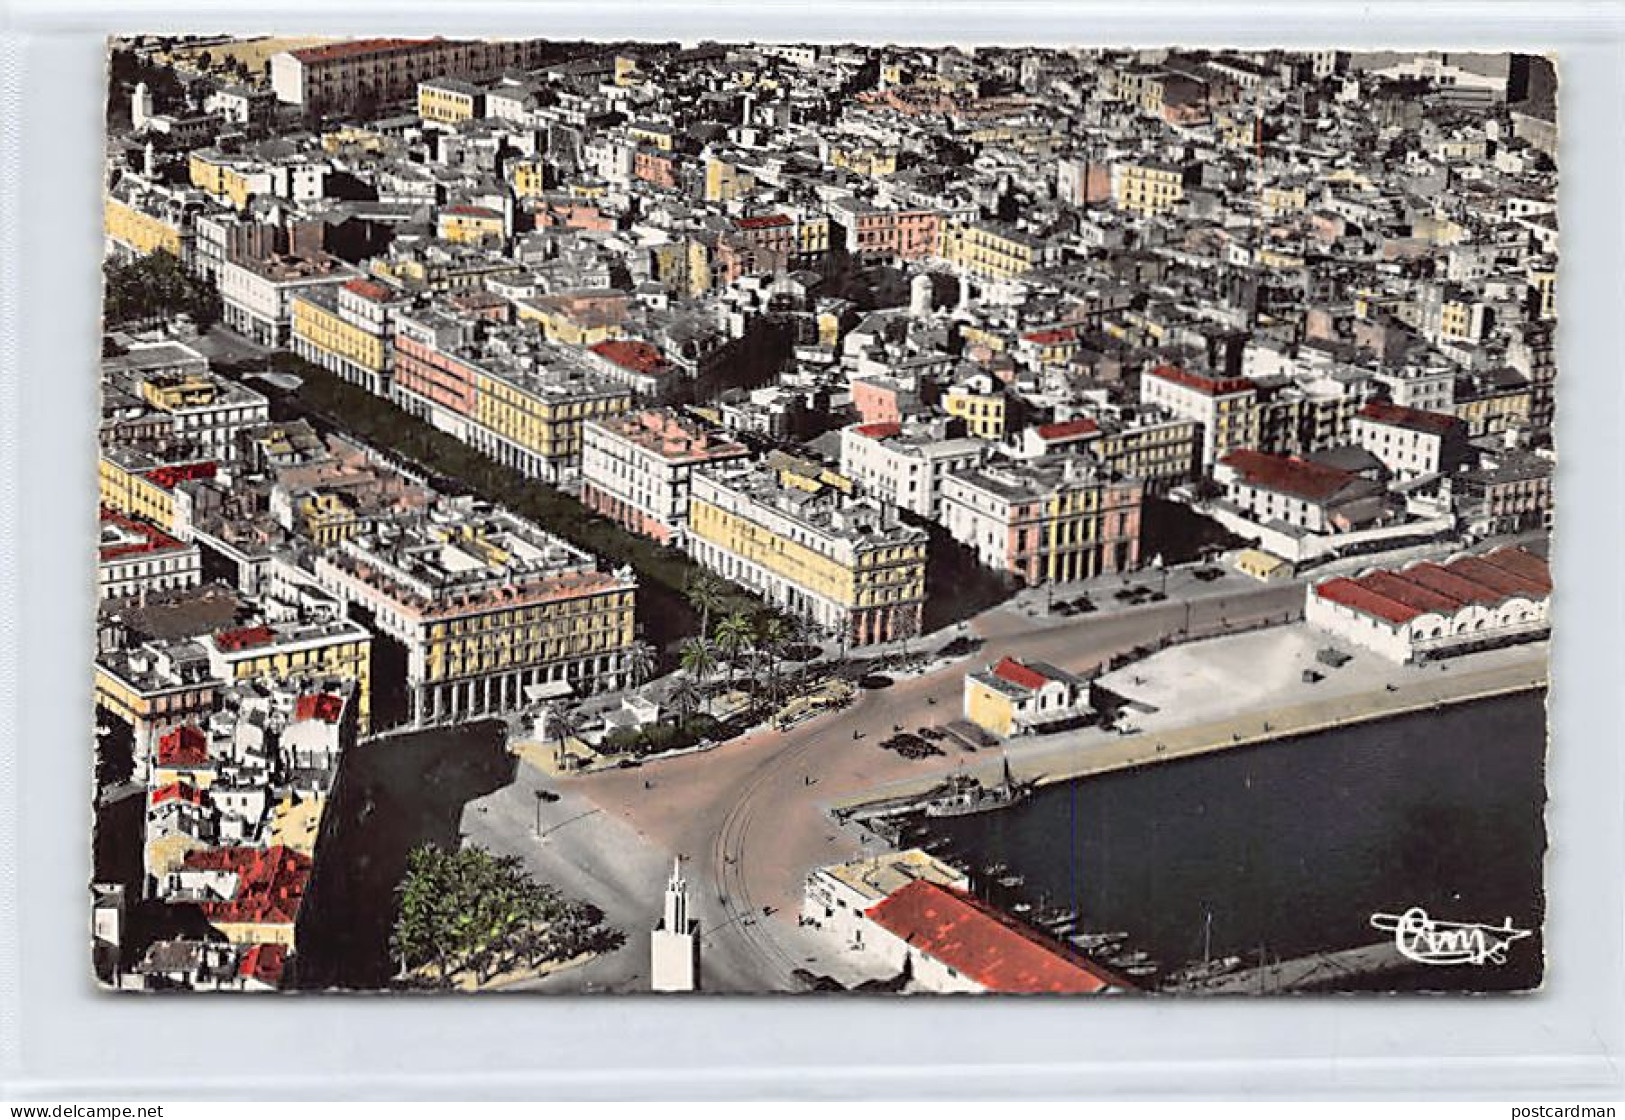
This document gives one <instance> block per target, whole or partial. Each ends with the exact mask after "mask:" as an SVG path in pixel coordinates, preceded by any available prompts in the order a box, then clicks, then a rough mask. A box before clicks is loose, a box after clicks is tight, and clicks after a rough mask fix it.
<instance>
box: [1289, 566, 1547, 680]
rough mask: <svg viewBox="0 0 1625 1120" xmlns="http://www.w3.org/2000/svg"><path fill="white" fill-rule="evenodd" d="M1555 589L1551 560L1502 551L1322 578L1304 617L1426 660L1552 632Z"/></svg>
mask: <svg viewBox="0 0 1625 1120" xmlns="http://www.w3.org/2000/svg"><path fill="white" fill-rule="evenodd" d="M1551 592H1552V579H1551V573H1550V571H1549V570H1548V568H1547V566H1546V561H1545V560H1544V559H1542V558H1541V557H1540V556H1537V555H1535V554H1534V553H1532V552H1529V551H1527V550H1525V549H1522V548H1497V549H1492V550H1491V551H1489V552H1486V553H1483V554H1482V555H1476V556H1458V557H1456V558H1454V559H1452V560H1449V561H1446V562H1445V563H1443V564H1435V563H1432V562H1430V561H1424V562H1421V563H1416V564H1409V565H1406V566H1405V567H1403V568H1398V569H1393V570H1389V569H1383V568H1376V569H1372V570H1370V571H1367V572H1365V573H1363V574H1361V575H1359V576H1355V577H1352V578H1349V577H1341V576H1339V577H1336V578H1333V579H1327V580H1322V581H1320V582H1319V583H1316V584H1314V585H1312V586H1311V587H1310V588H1309V589H1308V591H1307V599H1306V602H1305V604H1304V618H1305V619H1306V620H1307V621H1308V622H1309V624H1310V625H1312V626H1316V627H1319V628H1320V629H1322V630H1325V631H1327V632H1328V633H1330V634H1331V635H1333V637H1334V638H1337V639H1339V640H1342V641H1346V642H1349V643H1352V644H1354V645H1357V646H1360V647H1362V648H1364V649H1369V650H1373V651H1375V652H1376V653H1378V654H1381V655H1382V656H1383V657H1386V658H1388V659H1389V660H1390V661H1396V662H1402V663H1403V662H1410V661H1424V660H1429V659H1434V658H1441V657H1450V656H1454V655H1457V654H1461V653H1467V652H1470V651H1472V650H1476V649H1487V648H1491V647H1494V646H1499V645H1506V644H1508V643H1511V642H1521V641H1529V640H1532V639H1535V638H1542V637H1545V636H1546V634H1547V633H1548V631H1549V630H1550V627H1551V617H1550V610H1551Z"/></svg>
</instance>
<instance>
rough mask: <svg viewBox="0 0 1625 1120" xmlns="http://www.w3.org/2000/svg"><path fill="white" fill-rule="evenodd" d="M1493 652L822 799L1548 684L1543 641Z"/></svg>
mask: <svg viewBox="0 0 1625 1120" xmlns="http://www.w3.org/2000/svg"><path fill="white" fill-rule="evenodd" d="M1498 652H1505V653H1516V656H1502V657H1500V658H1498V659H1497V660H1496V661H1495V662H1494V663H1492V664H1487V665H1484V664H1471V663H1469V662H1465V661H1464V662H1461V663H1458V664H1457V665H1456V666H1455V667H1454V668H1453V669H1451V670H1450V671H1446V672H1436V673H1432V674H1428V675H1421V674H1414V675H1407V676H1405V677H1403V678H1402V683H1399V684H1395V685H1393V686H1392V687H1390V686H1388V685H1386V684H1385V685H1383V686H1380V687H1376V688H1371V689H1368V690H1362V691H1358V692H1349V693H1341V694H1327V695H1323V696H1317V697H1315V698H1314V699H1310V700H1305V701H1301V702H1297V703H1289V704H1276V705H1265V706H1245V707H1243V708H1241V709H1240V710H1238V711H1236V712H1235V713H1234V714H1230V715H1225V716H1222V717H1220V718H1217V719H1211V720H1205V721H1203V722H1200V723H1192V724H1188V725H1185V726H1173V727H1166V728H1159V729H1154V730H1146V731H1143V732H1140V733H1137V734H1133V735H1127V736H1113V735H1110V734H1108V733H1105V732H1102V731H1100V730H1098V729H1091V730H1087V731H1083V732H1075V733H1071V734H1067V735H1059V736H1052V737H1050V738H1048V739H1038V740H1029V741H1027V742H1025V743H1020V742H1018V743H1016V744H1013V745H1012V746H1011V747H1010V748H1009V749H1007V750H1005V751H1003V752H992V751H989V752H982V753H983V755H986V756H987V757H982V756H978V760H977V761H976V762H975V763H968V762H965V761H963V760H955V764H954V765H952V766H943V767H938V768H935V769H934V770H930V771H925V770H922V771H921V772H920V773H918V774H916V775H911V776H910V777H909V778H907V779H904V780H902V781H895V782H887V783H885V784H883V785H878V786H875V787H873V788H871V789H869V790H865V791H863V792H861V793H858V794H855V795H852V796H849V797H844V798H841V799H839V800H836V801H832V802H830V803H829V806H828V807H829V808H830V809H831V810H832V811H839V812H843V813H844V812H847V811H851V810H855V809H858V808H861V807H862V806H863V805H865V804H868V803H871V802H874V801H880V800H887V799H891V798H896V797H903V796H907V795H909V794H911V793H923V792H925V791H926V790H929V789H931V788H932V787H933V786H934V785H936V784H937V783H939V782H940V781H941V780H942V779H943V778H944V777H945V776H946V775H947V774H948V773H953V772H957V773H967V774H971V775H973V776H975V777H977V778H978V779H980V780H982V781H983V782H987V783H992V782H996V781H998V779H999V776H1000V772H1001V769H1002V767H1003V761H1004V759H1005V758H1009V759H1010V762H1011V766H1012V767H1013V768H1014V769H1015V770H1016V772H1017V776H1018V777H1021V778H1023V779H1026V780H1031V781H1036V782H1037V783H1038V784H1039V785H1048V784H1052V783H1055V782H1065V781H1072V780H1074V779H1077V778H1089V777H1095V776H1097V775H1100V774H1110V773H1113V772H1115V771H1119V770H1130V769H1133V768H1135V767H1138V766H1147V765H1154V764H1157V763H1162V762H1172V761H1175V760H1177V759H1182V758H1194V757H1197V756H1199V755H1204V754H1211V753H1213V752H1215V751H1223V750H1233V749H1237V748H1241V747H1249V746H1257V745H1259V744H1262V743H1269V742H1274V741H1278V740H1282V739H1290V738H1293V737H1296V736H1302V735H1310V734H1313V733H1315V732H1318V731H1326V730H1329V729H1331V728H1336V727H1346V726H1349V725H1351V724H1357V723H1364V722H1369V721H1372V720H1380V719H1388V718H1391V717H1394V716H1399V715H1405V714H1407V713H1411V712H1419V711H1428V710H1430V709H1434V708H1438V707H1441V706H1443V705H1446V704H1459V703H1465V702H1467V701H1470V700H1478V699H1483V698H1486V697H1490V696H1502V695H1506V694H1509V693H1515V692H1524V691H1528V690H1529V689H1533V688H1542V687H1544V686H1545V684H1546V671H1547V647H1546V643H1544V642H1541V643H1537V644H1534V645H1530V646H1526V647H1522V648H1521V649H1520V650H1518V651H1498Z"/></svg>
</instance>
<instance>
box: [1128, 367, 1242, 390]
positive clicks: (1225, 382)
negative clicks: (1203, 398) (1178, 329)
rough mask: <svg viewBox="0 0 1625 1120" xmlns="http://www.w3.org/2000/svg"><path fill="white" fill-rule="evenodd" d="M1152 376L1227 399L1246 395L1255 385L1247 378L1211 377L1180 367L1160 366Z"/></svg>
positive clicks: (1153, 371)
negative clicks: (1232, 396)
mask: <svg viewBox="0 0 1625 1120" xmlns="http://www.w3.org/2000/svg"><path fill="white" fill-rule="evenodd" d="M1151 376H1152V377H1160V378H1161V379H1162V380H1164V381H1172V382H1173V383H1174V384H1175V385H1183V386H1184V387H1185V388H1187V389H1195V390H1196V391H1197V392H1198V393H1203V394H1205V395H1207V396H1210V397H1225V396H1229V395H1230V394H1232V393H1244V392H1246V391H1247V390H1249V389H1251V388H1253V383H1252V382H1251V381H1248V380H1247V379H1246V378H1245V377H1209V376H1207V375H1206V374H1201V373H1192V372H1190V371H1189V370H1183V369H1180V368H1179V367H1178V366H1158V367H1157V368H1156V369H1154V370H1152V371H1151Z"/></svg>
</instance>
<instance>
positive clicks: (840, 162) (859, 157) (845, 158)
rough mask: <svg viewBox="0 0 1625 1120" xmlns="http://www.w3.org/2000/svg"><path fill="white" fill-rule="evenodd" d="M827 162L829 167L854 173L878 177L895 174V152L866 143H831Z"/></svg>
mask: <svg viewBox="0 0 1625 1120" xmlns="http://www.w3.org/2000/svg"><path fill="white" fill-rule="evenodd" d="M829 164H830V166H831V167H839V168H842V169H844V170H846V171H850V172H852V174H854V175H867V176H869V177H871V178H877V179H878V178H881V177H883V176H886V175H895V174H897V153H896V152H895V151H885V150H882V149H880V148H876V147H873V146H872V145H867V144H853V145H845V144H832V145H830V149H829Z"/></svg>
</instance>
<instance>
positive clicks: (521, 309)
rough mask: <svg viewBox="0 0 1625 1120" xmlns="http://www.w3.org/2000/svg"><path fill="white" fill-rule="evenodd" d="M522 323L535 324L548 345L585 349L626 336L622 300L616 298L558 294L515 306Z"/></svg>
mask: <svg viewBox="0 0 1625 1120" xmlns="http://www.w3.org/2000/svg"><path fill="white" fill-rule="evenodd" d="M514 306H515V308H516V309H517V311H518V313H519V319H520V321H521V322H531V323H535V324H536V325H537V326H538V327H540V328H541V331H542V336H543V337H544V338H546V339H547V341H549V342H557V343H559V344H561V345H564V346H579V347H588V346H596V345H598V344H599V343H600V342H607V341H608V340H610V339H612V338H620V337H621V336H622V335H623V334H625V333H626V332H625V331H624V330H623V329H622V327H621V322H622V319H623V316H622V314H621V311H622V310H623V309H624V306H625V303H624V300H622V299H621V298H619V297H617V296H613V295H606V296H603V297H598V296H592V295H586V296H582V295H572V294H571V293H569V292H560V293H557V294H556V295H552V296H542V297H539V298H536V299H522V300H519V301H518V302H517V303H516V304H515V305H514Z"/></svg>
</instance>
